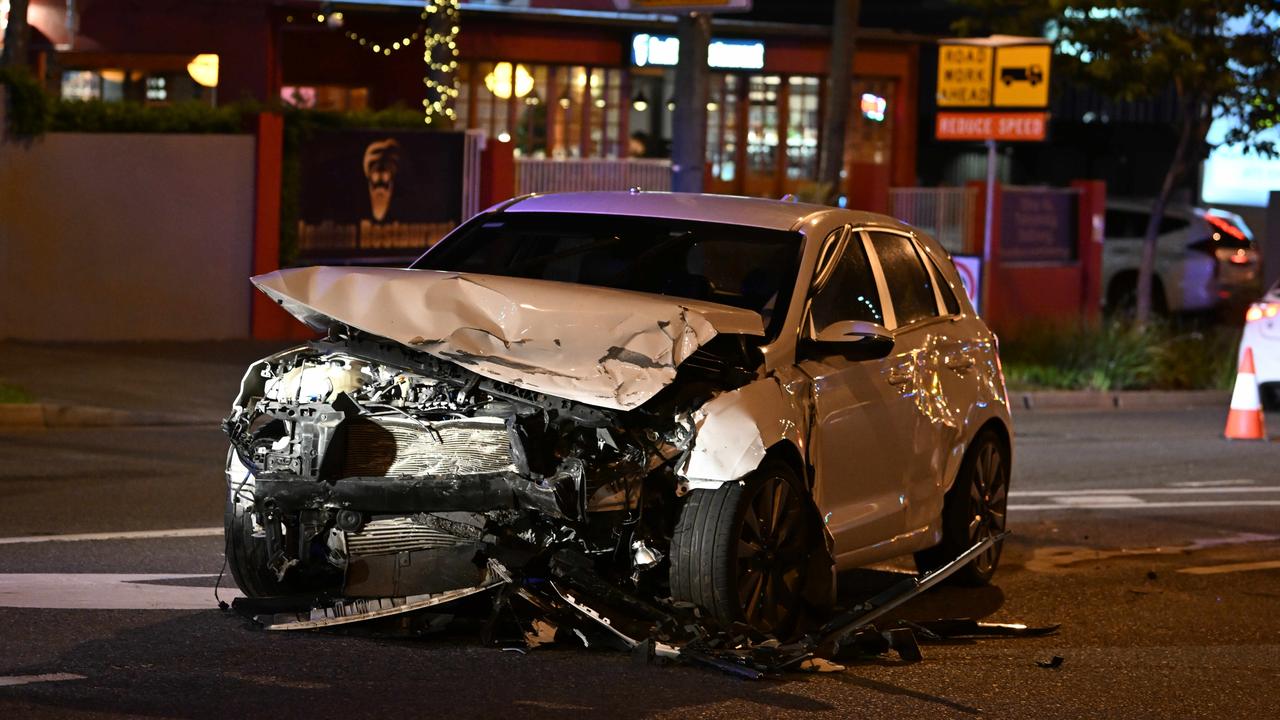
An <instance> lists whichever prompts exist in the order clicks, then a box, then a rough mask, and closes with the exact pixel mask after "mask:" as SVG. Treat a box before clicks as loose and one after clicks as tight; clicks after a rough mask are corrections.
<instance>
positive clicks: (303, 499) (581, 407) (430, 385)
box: [224, 332, 753, 598]
mask: <svg viewBox="0 0 1280 720" xmlns="http://www.w3.org/2000/svg"><path fill="white" fill-rule="evenodd" d="M752 353H753V348H752V347H751V346H750V345H749V344H748V341H747V340H746V339H745V338H743V337H741V336H732V335H724V336H720V337H718V338H716V340H715V341H714V342H712V343H710V344H708V345H707V346H704V347H703V348H701V349H699V351H698V352H697V354H695V355H694V356H693V357H691V358H689V359H688V360H687V361H686V362H685V363H684V364H682V366H681V368H680V380H681V381H679V382H676V383H674V384H672V385H671V386H669V387H667V388H665V389H664V390H663V391H662V393H660V394H659V396H657V397H655V398H654V399H653V400H652V401H650V402H649V403H646V404H645V405H644V406H643V407H642V408H638V409H635V410H631V411H618V410H612V409H607V408H600V407H593V406H589V405H585V404H582V403H578V402H574V401H571V400H564V399H560V398H553V397H550V396H547V395H544V394H541V393H538V392H534V391H531V390H528V389H524V388H521V387H518V386H515V385H511V384H507V383H503V382H500V381H496V380H492V379H489V378H484V377H481V376H479V375H476V374H474V373H472V372H471V371H469V370H467V369H465V368H463V367H461V366H459V365H456V364H453V363H450V362H447V361H444V360H440V359H437V358H434V357H432V356H429V355H427V354H425V353H418V352H414V351H412V350H410V349H408V348H405V347H403V346H401V345H399V344H395V343H390V342H386V341H379V340H377V339H373V338H369V337H366V336H362V335H361V334H359V333H357V332H348V333H346V334H344V335H332V336H331V337H330V339H327V340H324V341H318V342H313V343H311V344H309V345H306V346H303V347H300V348H295V349H293V350H289V351H286V352H283V353H280V354H278V355H275V356H273V357H270V358H267V359H265V360H263V361H261V362H259V363H257V364H255V365H253V366H252V367H251V368H250V369H249V371H248V373H247V374H246V376H245V379H244V382H243V384H242V388H241V392H240V395H239V397H238V398H237V401H236V404H235V409H234V412H233V414H232V416H231V417H230V418H228V419H227V421H226V422H225V424H224V429H225V430H226V432H227V434H228V436H229V437H230V438H231V443H232V452H231V453H230V455H229V459H228V483H229V488H230V498H229V503H228V513H231V514H237V516H239V517H243V518H244V522H245V525H246V526H247V527H248V530H247V532H248V533H249V534H250V537H253V538H256V539H257V540H258V541H259V543H258V544H260V545H261V546H262V547H263V548H264V549H265V552H266V554H267V557H266V558H265V560H266V562H265V567H266V568H269V570H270V576H268V577H263V578H245V577H241V575H243V574H245V573H253V572H254V571H253V569H252V568H250V567H248V565H250V563H243V564H240V565H239V566H237V563H235V562H234V558H232V560H233V563H232V570H233V572H235V573H236V579H237V581H239V582H240V583H241V585H242V587H245V585H246V584H248V585H249V586H250V587H251V588H253V587H257V588H260V589H261V590H262V592H260V593H257V594H260V595H263V596H274V595H281V594H291V593H293V592H297V591H309V592H317V591H319V592H324V593H328V594H331V595H332V596H334V597H344V598H393V597H394V598H405V597H414V596H421V595H431V594H436V593H443V592H448V591H454V590H457V589H459V588H472V587H477V588H479V587H486V586H488V585H490V584H492V583H494V582H495V581H496V578H495V566H496V565H495V564H500V566H501V567H502V570H501V571H500V572H502V573H526V572H528V573H534V574H538V573H544V572H545V571H546V568H547V562H548V559H549V557H550V556H551V555H552V554H554V553H555V552H556V551H561V550H564V551H569V552H572V553H574V554H575V555H579V556H580V558H581V559H582V560H583V561H587V562H590V563H591V565H592V566H593V568H594V570H595V571H597V572H599V573H600V574H601V575H602V576H603V577H606V578H608V579H609V580H611V581H613V582H615V583H617V584H619V586H621V587H625V588H627V589H629V590H632V591H641V592H642V594H643V595H645V596H649V597H662V596H665V592H664V586H665V583H666V578H665V574H664V572H663V570H664V568H665V563H664V562H663V560H664V558H665V556H666V554H667V552H668V548H669V545H670V538H671V534H672V529H673V527H674V523H675V522H676V519H677V516H678V501H679V500H678V499H679V497H680V496H681V495H683V494H684V492H685V491H686V489H687V486H686V485H685V484H684V482H683V481H682V480H681V478H679V477H678V476H677V474H676V472H675V467H676V466H677V463H678V461H679V459H680V458H681V456H682V454H684V453H685V452H686V451H687V450H688V448H689V445H690V441H691V439H692V437H693V432H694V426H693V419H692V412H693V410H694V409H695V408H696V407H697V406H698V405H700V404H701V403H703V402H705V401H706V400H707V399H708V398H710V397H712V396H713V395H714V394H716V393H717V392H721V391H724V390H728V389H732V388H734V387H736V386H740V385H742V384H744V383H745V382H747V381H748V380H750V379H751V377H752V376H753V373H751V372H750V371H749V370H747V369H746V368H747V367H750V365H751V363H752ZM228 548H229V550H231V549H232V547H231V543H229V545H228Z"/></svg>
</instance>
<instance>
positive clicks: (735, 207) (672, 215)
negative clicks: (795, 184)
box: [501, 191, 912, 231]
mask: <svg viewBox="0 0 1280 720" xmlns="http://www.w3.org/2000/svg"><path fill="white" fill-rule="evenodd" d="M501 211H502V212H511V213H525V212H530V213H536V212H544V213H583V214H591V215H627V216H641V217H656V218H666V219H672V220H693V221H700V222H717V223H728V224H731V225H749V226H752V227H760V228H771V229H774V230H794V229H796V228H797V227H798V226H799V225H800V224H801V223H803V222H805V221H807V220H809V219H810V218H812V217H813V216H815V215H819V214H825V213H833V212H834V213H839V214H840V221H841V222H847V223H852V224H855V225H860V224H868V225H880V226H887V227H892V228H897V229H900V230H906V231H911V230H912V228H910V227H909V226H907V225H905V224H903V223H902V222H899V221H898V220H895V219H893V218H891V217H888V216H885V215H879V214H876V213H870V212H862V211H857V210H844V209H841V208H834V207H830V206H827V205H815V204H812V203H801V202H792V201H789V200H771V199H767V198H751V197H739V196H736V195H708V194H699V193H674V192H647V191H632V192H567V193H548V194H545V195H543V194H533V195H525V196H523V197H519V198H516V199H515V200H513V201H511V202H510V203H509V204H507V205H505V206H504V207H502V208H501Z"/></svg>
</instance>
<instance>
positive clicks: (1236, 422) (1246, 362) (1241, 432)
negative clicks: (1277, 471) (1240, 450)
mask: <svg viewBox="0 0 1280 720" xmlns="http://www.w3.org/2000/svg"><path fill="white" fill-rule="evenodd" d="M1255 373H1256V371H1255V370H1254V369H1253V348H1248V347H1247V348H1245V349H1244V358H1243V359H1241V360H1240V369H1239V370H1238V371H1237V372H1236V387H1235V390H1233V391H1232V392H1231V411H1230V412H1229V413H1227V429H1226V432H1225V433H1223V434H1224V435H1226V437H1227V439H1228V440H1266V439H1267V431H1266V429H1264V428H1263V426H1262V402H1261V398H1259V397H1258V378H1257V375H1256V374H1255Z"/></svg>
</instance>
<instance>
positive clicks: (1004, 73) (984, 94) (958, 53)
mask: <svg viewBox="0 0 1280 720" xmlns="http://www.w3.org/2000/svg"><path fill="white" fill-rule="evenodd" d="M1051 53H1052V51H1051V48H1050V47H1049V43H1048V41H1047V40H1045V39H1044V38H1029V37H1015V36H1011V35H992V36H991V37H985V38H957V39H951V40H943V41H941V43H940V46H939V48H938V87H937V95H936V97H937V102H938V107H939V108H963V110H961V111H959V112H948V111H941V110H940V111H939V112H938V116H937V125H936V127H935V133H934V135H935V137H936V138H937V139H938V140H968V141H973V140H981V141H983V143H985V144H986V147H987V186H986V187H987V196H986V203H985V208H984V216H985V217H984V222H983V229H982V276H983V281H982V282H981V283H980V287H981V292H982V302H981V304H980V306H981V307H982V308H988V307H990V305H989V303H988V301H987V298H988V297H989V295H990V292H991V290H990V288H991V282H990V275H989V273H990V267H991V257H992V245H993V242H994V240H993V238H994V236H995V207H996V170H997V163H998V162H999V157H998V156H997V155H996V142H997V141H999V140H1014V141H1042V140H1044V139H1045V135H1046V130H1047V127H1048V114H1047V113H1045V112H1044V108H1045V107H1047V106H1048V104H1049V58H1050V56H1051ZM997 108H1000V110H997V111H995V112H992V110H994V109H997ZM1003 108H1010V109H1013V108H1018V109H1020V111H1018V112H1010V111H1006V110H1003ZM1032 108H1035V109H1037V110H1038V111H1032V112H1028V111H1027V110H1029V109H1032Z"/></svg>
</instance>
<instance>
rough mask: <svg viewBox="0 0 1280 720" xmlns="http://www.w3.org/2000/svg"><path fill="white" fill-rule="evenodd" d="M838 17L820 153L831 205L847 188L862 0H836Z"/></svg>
mask: <svg viewBox="0 0 1280 720" xmlns="http://www.w3.org/2000/svg"><path fill="white" fill-rule="evenodd" d="M834 4H835V18H834V21H833V22H832V25H831V54H830V56H829V58H828V66H827V78H828V79H829V82H828V83H827V99H826V108H825V110H824V111H823V113H822V145H821V147H820V148H819V152H820V154H819V156H818V182H819V183H820V184H821V185H822V186H823V187H824V190H823V194H824V196H825V197H824V198H823V202H825V203H827V204H828V205H830V204H832V203H834V202H835V199H836V198H837V197H838V196H839V195H840V194H841V191H842V190H843V189H844V188H843V187H842V183H841V181H840V180H841V178H840V172H841V171H842V170H843V169H844V128H845V124H846V123H847V122H848V117H849V100H850V98H849V95H850V92H851V88H850V85H851V84H852V78H851V77H850V75H851V74H852V69H853V51H854V39H853V36H854V33H856V32H857V30H858V12H859V11H860V10H861V9H862V2H861V0H835V3H834Z"/></svg>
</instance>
